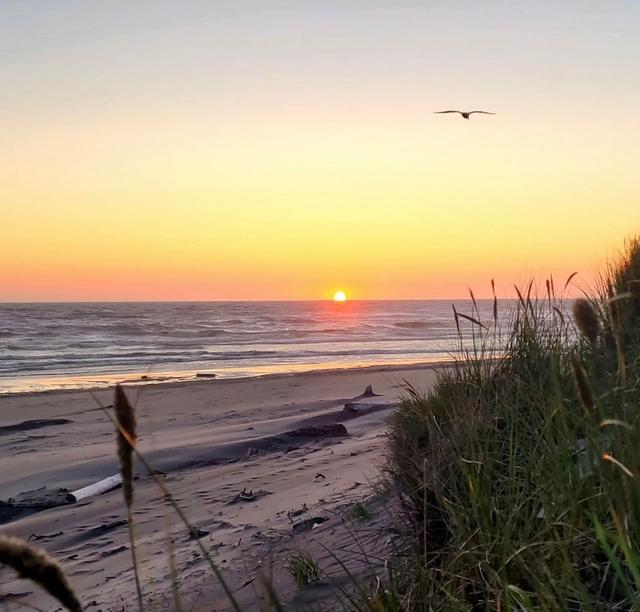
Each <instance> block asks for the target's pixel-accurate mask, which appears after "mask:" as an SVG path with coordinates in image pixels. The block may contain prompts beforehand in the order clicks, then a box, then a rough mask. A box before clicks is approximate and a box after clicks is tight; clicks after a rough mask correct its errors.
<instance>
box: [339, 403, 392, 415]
mask: <svg viewBox="0 0 640 612" xmlns="http://www.w3.org/2000/svg"><path fill="white" fill-rule="evenodd" d="M398 406H399V403H398V402H395V401H393V402H390V401H377V402H360V401H352V402H346V403H345V405H344V408H343V411H344V412H346V413H347V414H350V415H354V414H360V413H362V412H375V411H377V410H388V409H391V408H397V407H398Z"/></svg>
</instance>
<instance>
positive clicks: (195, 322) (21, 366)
mask: <svg viewBox="0 0 640 612" xmlns="http://www.w3.org/2000/svg"><path fill="white" fill-rule="evenodd" d="M452 304H453V305H455V307H456V309H457V310H458V311H459V312H463V313H467V314H471V312H472V303H471V302H470V301H469V300H459V301H453V302H452V301H446V300H410V301H348V302H344V303H335V302H327V301H310V302H145V303H131V302H123V303H48V304H45V303H37V304H35V303H34V304H0V393H4V394H6V393H16V392H25V391H46V390H53V389H72V388H79V389H82V388H92V387H102V386H106V385H109V384H113V383H114V382H145V383H149V384H152V383H157V382H162V381H169V380H189V379H195V378H197V377H204V376H207V375H213V374H215V376H216V377H219V378H230V377H247V376H257V375H263V374H269V373H287V372H300V371H312V370H319V369H334V368H349V367H359V366H374V365H398V364H415V363H432V362H438V361H443V360H448V359H451V358H452V355H453V353H454V351H455V350H456V346H457V344H456V335H457V331H456V325H455V321H454V317H453V311H452ZM478 306H479V310H480V315H481V318H482V319H490V318H491V313H492V301H490V300H480V301H479V302H478ZM463 329H464V330H466V331H465V332H464V333H465V334H466V338H467V341H468V340H469V338H470V327H469V326H468V325H467V326H464V327H463Z"/></svg>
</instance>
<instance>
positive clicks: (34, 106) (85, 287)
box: [0, 0, 640, 301]
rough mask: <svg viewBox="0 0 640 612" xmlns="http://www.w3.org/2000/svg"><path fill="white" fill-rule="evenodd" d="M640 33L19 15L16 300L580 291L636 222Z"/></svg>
mask: <svg viewBox="0 0 640 612" xmlns="http://www.w3.org/2000/svg"><path fill="white" fill-rule="evenodd" d="M639 26H640V5H638V4H637V3H633V2H622V1H616V0H612V1H610V2H589V1H582V2H574V1H567V2H563V3H557V2H548V1H540V2H535V3H533V2H526V3H525V2H496V1H493V2H487V3H478V2H474V3H472V2H456V1H446V2H445V1H442V2H439V1H434V2H422V1H420V2H418V1H416V2H412V1H408V0H407V1H399V2H378V1H370V2H365V1H359V0H354V1H341V2H338V1H333V0H327V1H323V2H318V1H314V2H307V1H302V0H301V1H299V2H285V1H280V2H276V1H272V0H264V1H262V2H245V1H242V0H240V1H234V2H231V1H229V2H226V1H220V2H196V1H187V2H181V3H178V2H163V1H153V2H151V1H140V2H135V3H131V2H115V1H107V2H101V3H93V2H92V3H88V2H71V1H60V2H55V3H53V2H51V3H42V2H36V1H34V0H24V1H22V2H14V3H3V5H2V6H1V7H0V57H2V61H1V62H0V101H1V102H0V104H1V107H2V112H1V113H0V184H1V186H2V187H1V191H0V199H1V204H0V207H1V217H0V222H1V223H2V230H3V231H2V237H3V248H2V255H1V260H0V301H31V300H165V299H166V300H206V299H212V300H217V299H317V298H326V297H329V296H331V295H332V294H333V293H334V291H336V290H338V289H341V290H344V291H346V292H347V294H348V295H349V296H350V297H352V298H390V299H394V298H445V297H446V298H453V297H459V296H466V295H467V286H471V287H473V288H474V289H475V290H476V293H477V294H478V295H487V294H488V293H489V292H490V286H489V279H490V278H491V277H494V278H495V279H496V282H497V285H498V288H499V290H500V291H501V292H503V293H508V291H509V287H510V286H511V284H512V283H513V282H522V281H524V280H525V279H527V278H528V277H529V276H531V275H537V276H539V277H543V276H544V275H547V274H549V273H553V275H554V276H555V277H556V278H566V276H568V274H570V273H571V272H573V271H579V273H580V276H579V278H581V279H582V282H583V283H588V282H589V281H590V279H591V278H592V277H593V274H594V272H595V271H596V270H597V268H598V266H599V265H600V264H601V263H602V261H603V259H604V257H605V256H606V255H607V254H611V253H612V252H613V251H614V250H615V249H616V248H617V247H619V246H620V245H621V243H622V241H623V239H624V238H625V237H627V236H629V235H631V234H632V233H634V232H637V231H638V229H639V225H640V224H639V223H638V222H639V220H640V218H639V214H638V211H639V210H640V206H639V201H640V199H639V196H640V173H639V172H638V163H639V161H640V159H639V157H640V156H639V154H638V151H639V144H638V143H640V120H639V119H638V116H639V115H638V108H639V107H640V70H639V69H638V62H639V61H640V60H639V58H640V36H637V33H638V31H639ZM447 108H462V109H463V110H465V109H467V110H468V109H473V108H483V109H487V110H492V111H495V112H496V113H497V115H496V116H494V117H491V116H478V115H476V116H473V117H472V118H471V120H470V121H465V120H463V119H462V118H460V117H459V116H454V115H434V114H433V111H436V110H442V109H447Z"/></svg>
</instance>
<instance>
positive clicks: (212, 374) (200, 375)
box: [196, 372, 216, 378]
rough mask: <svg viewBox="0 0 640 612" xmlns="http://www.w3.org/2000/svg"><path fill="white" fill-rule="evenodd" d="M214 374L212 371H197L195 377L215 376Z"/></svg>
mask: <svg viewBox="0 0 640 612" xmlns="http://www.w3.org/2000/svg"><path fill="white" fill-rule="evenodd" d="M215 377H216V375H215V374H214V373H213V372H198V373H196V378H215Z"/></svg>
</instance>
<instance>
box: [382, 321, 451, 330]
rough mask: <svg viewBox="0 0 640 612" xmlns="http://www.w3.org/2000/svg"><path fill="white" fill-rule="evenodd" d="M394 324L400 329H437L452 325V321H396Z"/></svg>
mask: <svg viewBox="0 0 640 612" xmlns="http://www.w3.org/2000/svg"><path fill="white" fill-rule="evenodd" d="M393 326H394V327H399V328H400V329H437V328H443V327H445V328H446V327H451V323H446V322H444V321H396V322H395V323H394V324H393Z"/></svg>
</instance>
